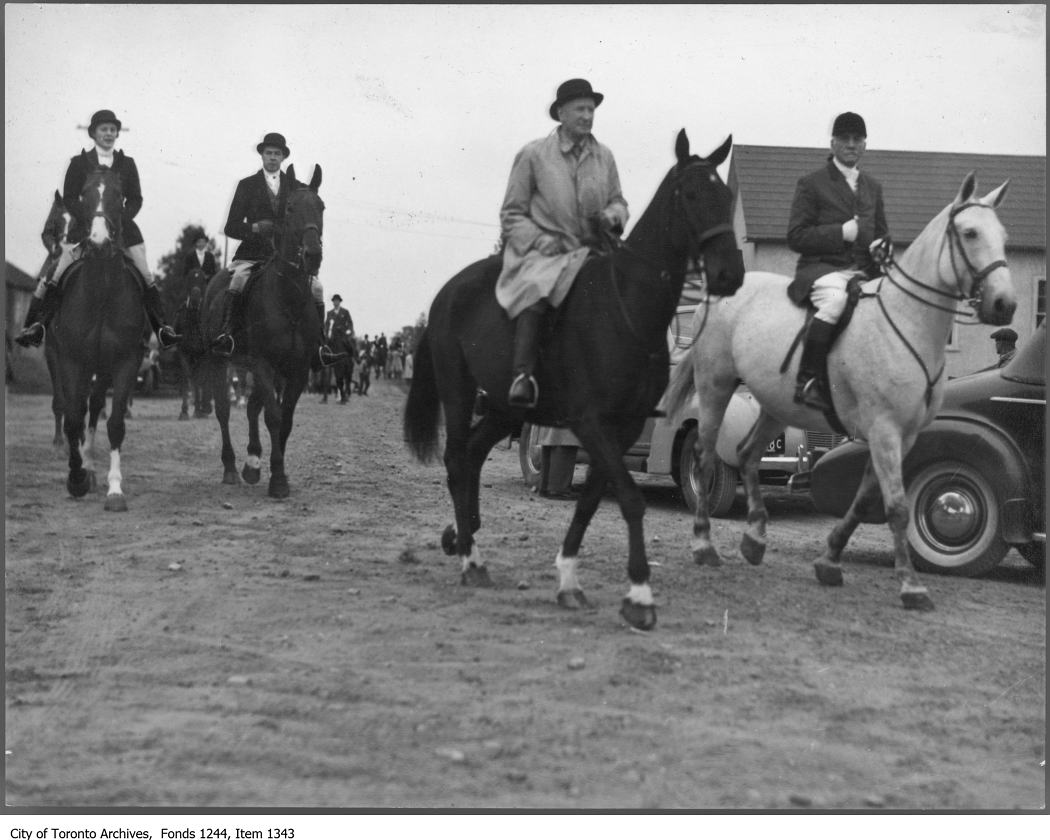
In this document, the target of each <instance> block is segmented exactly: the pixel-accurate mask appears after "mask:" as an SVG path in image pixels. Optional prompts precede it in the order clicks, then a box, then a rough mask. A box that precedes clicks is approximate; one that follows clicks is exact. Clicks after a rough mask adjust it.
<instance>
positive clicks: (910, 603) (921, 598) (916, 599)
mask: <svg viewBox="0 0 1050 840" xmlns="http://www.w3.org/2000/svg"><path fill="white" fill-rule="evenodd" d="M901 601H903V602H904V609H906V610H919V611H920V612H931V611H932V610H933V609H934V606H933V601H932V600H931V599H930V596H929V595H927V594H926V593H925V592H902V593H901Z"/></svg>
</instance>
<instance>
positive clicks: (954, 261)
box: [860, 201, 1007, 406]
mask: <svg viewBox="0 0 1050 840" xmlns="http://www.w3.org/2000/svg"><path fill="white" fill-rule="evenodd" d="M971 207H973V208H978V207H979V208H983V209H985V210H992V209H993V208H992V207H989V206H988V205H986V204H980V203H978V202H975V201H971V202H967V203H966V204H960V205H959V206H958V207H953V208H952V210H951V212H950V213H949V215H948V225H947V227H946V229H945V232H944V239H942V240H941V247H940V250H939V251H938V252H937V265H940V262H941V255H942V254H944V249H945V248H946V247H947V248H948V256H949V259H950V261H951V265H952V273H953V274H954V275H955V291H954V292H946V291H944V290H943V289H938V288H937V287H936V286H931V285H929V284H928V283H923V282H922V281H921V280H919V279H918V278H917V277H912V276H911V275H910V274H908V272H906V271H905V270H904V269H903V268H901V266H900V264H899V263H898V262H897V261H896V260H895V259H894V257H893V249H892V248H889V247H887V248H886V250H885V252H883V253H881V254H878V255H876V257H875V260H876V262H877V263H878V265H879V267H880V268H881V269H882V271H883V274H882V276H881V277H880V278H879V280H878V283H879V284H878V286H876V288H875V291H873V292H861V295H860V296H861V298H862V299H863V298H875V299H876V300H877V301H878V303H879V309H880V310H881V311H882V314H883V315H884V316H885V318H886V320H887V322H888V323H889V325H890V327H891V328H892V329H893V331H894V332H895V333H896V334H897V337H898V338H899V339H900V340H901V341H902V342H903V343H904V346H905V347H906V348H907V349H908V352H910V353H911V355H912V356H913V357H914V358H915V361H917V362H918V363H919V367H921V368H922V373H923V376H925V377H926V405H927V406H929V404H930V400H931V399H932V397H933V388H934V386H935V385H936V384H937V382H938V381H939V380H940V378H941V376H943V375H944V367H945V366H944V364H943V363H942V365H941V369H940V371H939V372H938V373H937V375H936V376H934V377H931V376H930V372H929V369H928V368H927V367H926V363H925V362H924V361H923V359H922V357H921V356H920V355H919V352H918V351H917V350H916V349H915V348H914V347H913V346H912V344H911V342H910V341H908V339H907V338H906V337H905V335H904V333H903V332H902V331H901V329H900V328H899V327H898V326H897V324H896V323H895V322H894V320H893V318H892V316H891V315H890V313H889V311H888V310H887V309H886V304H885V303H883V301H882V297H881V295H880V294H879V292H880V291H881V290H882V281H883V280H884V279H888V280H889V281H890V283H892V284H893V285H894V286H896V287H897V288H898V289H900V291H902V292H904V294H906V295H908V297H911V298H913V299H915V300H917V301H919V302H920V303H922V304H923V305H925V306H929V307H932V308H933V309H937V310H940V311H941V312H949V313H951V314H952V315H965V314H967V313H966V312H962V311H960V310H958V309H956V308H955V306H942V305H940V304H938V303H934V302H933V301H930V300H927V299H926V298H924V297H923V296H922V295H920V294H918V293H916V292H914V291H912V290H911V289H908V288H906V287H905V286H904V285H903V284H902V283H901V282H900V280H898V279H897V278H896V277H894V276H893V274H892V273H891V271H890V269H896V271H897V273H898V274H899V275H900V276H901V277H903V278H904V279H906V280H908V281H909V282H911V283H913V284H915V285H916V286H918V287H919V288H921V289H924V290H926V291H928V292H933V293H934V294H937V295H940V296H942V297H945V298H948V299H949V300H954V301H965V302H966V304H967V305H968V306H970V307H971V309H973V310H977V309H978V308H979V307H980V305H981V300H982V297H983V293H984V281H985V279H986V278H987V277H988V275H989V274H991V273H992V272H993V271H995V270H996V269H998V268H1005V267H1006V265H1007V263H1006V260H1005V259H999V260H993V261H992V262H991V263H989V264H988V265H986V266H985V267H984V268H982V269H978V268H977V267H976V266H975V265H974V264H973V261H972V260H971V259H970V257H969V255H968V254H967V253H966V249H965V248H964V247H963V243H962V235H961V234H960V233H959V228H958V226H957V225H956V224H955V217H956V216H957V215H958V214H959V213H961V212H962V211H963V210H967V209H969V208H971ZM960 258H961V259H962V262H963V264H964V266H965V268H966V273H967V274H968V275H969V277H970V293H969V295H967V293H966V292H964V291H963V275H962V272H960V271H959V265H958V260H959V259H960Z"/></svg>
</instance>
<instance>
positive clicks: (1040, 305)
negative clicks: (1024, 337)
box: [1035, 277, 1046, 327]
mask: <svg viewBox="0 0 1050 840" xmlns="http://www.w3.org/2000/svg"><path fill="white" fill-rule="evenodd" d="M1045 319H1046V278H1045V277H1036V278H1035V325H1036V326H1037V327H1038V326H1039V325H1040V324H1041V323H1043V321H1044V320H1045Z"/></svg>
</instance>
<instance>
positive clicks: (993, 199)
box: [981, 178, 1010, 207]
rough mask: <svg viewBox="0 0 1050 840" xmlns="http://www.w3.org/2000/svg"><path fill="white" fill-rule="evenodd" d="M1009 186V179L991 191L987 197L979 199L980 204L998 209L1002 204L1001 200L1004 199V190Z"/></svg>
mask: <svg viewBox="0 0 1050 840" xmlns="http://www.w3.org/2000/svg"><path fill="white" fill-rule="evenodd" d="M1009 186H1010V179H1009V178H1007V179H1006V180H1005V181H1003V182H1002V184H1000V185H999V187H998V188H997V189H994V190H992V191H991V192H990V193H988V195H986V196H985V197H984V198H982V199H981V204H988V205H990V206H992V207H998V206H999V205H1000V204H1002V203H1003V199H1004V198H1006V189H1007V187H1009Z"/></svg>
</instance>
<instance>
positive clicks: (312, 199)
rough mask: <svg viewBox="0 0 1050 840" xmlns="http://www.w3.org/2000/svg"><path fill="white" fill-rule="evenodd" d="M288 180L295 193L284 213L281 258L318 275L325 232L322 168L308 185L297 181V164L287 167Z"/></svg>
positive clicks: (289, 197) (311, 273) (289, 199)
mask: <svg viewBox="0 0 1050 840" xmlns="http://www.w3.org/2000/svg"><path fill="white" fill-rule="evenodd" d="M288 177H289V179H290V180H291V183H292V191H291V193H290V194H289V196H288V203H287V205H286V206H285V212H284V225H283V230H282V233H281V252H282V256H283V257H284V259H286V260H287V261H288V262H290V263H292V264H294V265H297V266H299V267H300V268H302V270H303V271H304V272H306V273H307V274H310V275H313V274H317V272H318V270H319V269H320V267H321V256H322V249H321V235H322V233H323V232H324V202H323V201H322V200H321V197H320V196H319V195H318V194H317V190H318V188H319V187H320V186H321V167H320V166H315V167H314V174H313V177H312V178H311V179H310V183H309V184H301V183H299V181H297V180H296V178H295V166H294V164H293V165H292V166H289V167H288Z"/></svg>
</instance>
